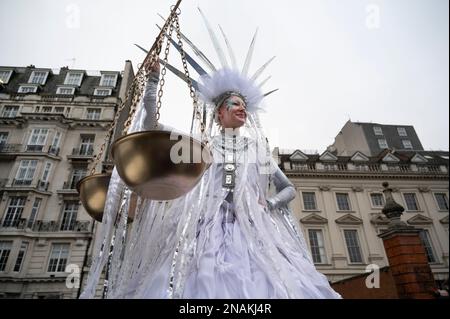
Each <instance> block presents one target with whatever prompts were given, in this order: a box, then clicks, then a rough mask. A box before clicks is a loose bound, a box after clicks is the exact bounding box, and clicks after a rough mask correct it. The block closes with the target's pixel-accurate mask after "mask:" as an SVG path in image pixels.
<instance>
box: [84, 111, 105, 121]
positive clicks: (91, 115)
mask: <svg viewBox="0 0 450 319" xmlns="http://www.w3.org/2000/svg"><path fill="white" fill-rule="evenodd" d="M101 111H102V110H101V109H87V113H86V119H88V120H100V113H101Z"/></svg>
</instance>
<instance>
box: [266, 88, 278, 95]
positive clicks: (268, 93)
mask: <svg viewBox="0 0 450 319" xmlns="http://www.w3.org/2000/svg"><path fill="white" fill-rule="evenodd" d="M278 90H279V89H275V90H272V91H270V92H267V93H264V97H266V96H269V95H270V94H272V93H274V92H276V91H278Z"/></svg>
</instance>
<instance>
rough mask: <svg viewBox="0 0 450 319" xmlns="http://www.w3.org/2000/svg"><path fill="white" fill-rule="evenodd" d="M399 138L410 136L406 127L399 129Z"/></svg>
mask: <svg viewBox="0 0 450 319" xmlns="http://www.w3.org/2000/svg"><path fill="white" fill-rule="evenodd" d="M397 132H398V136H408V134H406V129H405V128H404V127H397Z"/></svg>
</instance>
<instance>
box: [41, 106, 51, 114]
mask: <svg viewBox="0 0 450 319" xmlns="http://www.w3.org/2000/svg"><path fill="white" fill-rule="evenodd" d="M52 111H53V107H51V106H44V107H42V113H52Z"/></svg>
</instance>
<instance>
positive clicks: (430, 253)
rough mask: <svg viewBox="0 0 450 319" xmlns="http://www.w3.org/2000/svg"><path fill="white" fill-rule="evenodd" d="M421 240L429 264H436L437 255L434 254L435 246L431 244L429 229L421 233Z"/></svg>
mask: <svg viewBox="0 0 450 319" xmlns="http://www.w3.org/2000/svg"><path fill="white" fill-rule="evenodd" d="M419 235H420V239H421V240H422V244H423V246H424V248H425V252H426V254H427V258H428V262H429V263H435V262H436V257H435V256H436V254H435V253H434V248H433V245H432V244H431V238H430V232H429V231H428V230H427V229H423V230H422V231H421V232H420V233H419Z"/></svg>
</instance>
